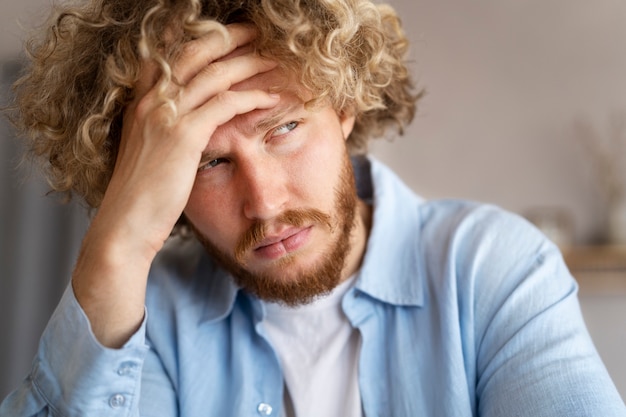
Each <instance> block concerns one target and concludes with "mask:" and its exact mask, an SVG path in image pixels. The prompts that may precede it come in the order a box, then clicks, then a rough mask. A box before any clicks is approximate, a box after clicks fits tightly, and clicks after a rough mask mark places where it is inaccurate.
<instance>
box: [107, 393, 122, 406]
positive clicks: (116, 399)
mask: <svg viewBox="0 0 626 417" xmlns="http://www.w3.org/2000/svg"><path fill="white" fill-rule="evenodd" d="M125 402H126V398H124V396H123V395H122V394H115V395H113V396H112V397H111V398H109V405H110V406H111V407H112V408H120V407H121V406H123V405H124V403H125Z"/></svg>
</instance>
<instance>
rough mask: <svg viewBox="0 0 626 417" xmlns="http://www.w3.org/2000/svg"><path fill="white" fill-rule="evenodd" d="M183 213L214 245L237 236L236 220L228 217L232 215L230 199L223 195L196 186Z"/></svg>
mask: <svg viewBox="0 0 626 417" xmlns="http://www.w3.org/2000/svg"><path fill="white" fill-rule="evenodd" d="M216 196H219V197H216ZM184 213H185V216H187V219H189V221H190V222H191V223H192V224H193V225H194V227H196V228H197V229H198V230H199V231H200V233H202V234H203V235H204V236H206V237H208V238H210V239H211V241H212V242H214V243H220V242H223V241H224V239H227V238H228V236H237V234H236V233H237V231H238V227H237V224H236V223H237V222H236V219H235V218H234V217H233V216H229V214H232V213H234V208H233V207H232V202H231V199H229V198H228V196H227V195H224V193H219V192H215V191H209V190H207V189H206V188H205V187H202V185H198V184H196V185H194V188H193V190H192V191H191V194H190V196H189V201H187V206H186V207H185V210H184ZM220 246H221V245H220Z"/></svg>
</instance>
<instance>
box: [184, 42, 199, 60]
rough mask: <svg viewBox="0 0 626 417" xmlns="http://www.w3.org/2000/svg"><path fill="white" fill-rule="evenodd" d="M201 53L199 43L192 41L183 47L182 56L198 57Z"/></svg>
mask: <svg viewBox="0 0 626 417" xmlns="http://www.w3.org/2000/svg"><path fill="white" fill-rule="evenodd" d="M199 52H200V48H199V45H198V43H197V41H190V42H187V43H185V44H184V45H183V46H182V56H184V57H190V56H191V57H192V56H195V55H197V54H198V53H199Z"/></svg>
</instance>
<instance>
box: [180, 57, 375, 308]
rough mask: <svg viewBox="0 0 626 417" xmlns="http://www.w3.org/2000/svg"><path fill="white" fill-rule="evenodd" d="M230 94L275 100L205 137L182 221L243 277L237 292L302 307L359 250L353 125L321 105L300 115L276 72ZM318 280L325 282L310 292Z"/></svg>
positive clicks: (339, 275)
mask: <svg viewBox="0 0 626 417" xmlns="http://www.w3.org/2000/svg"><path fill="white" fill-rule="evenodd" d="M232 88H233V89H254V88H256V89H262V90H266V91H268V90H269V91H272V90H279V91H280V101H279V103H278V104H277V105H276V106H275V107H274V108H271V109H267V110H255V111H252V112H250V113H246V114H243V115H240V116H236V117H235V118H233V119H232V120H230V121H229V122H227V123H226V124H224V125H221V126H220V127H219V128H218V129H217V130H216V131H215V133H214V134H213V135H212V137H211V138H210V140H209V141H208V145H207V147H206V149H205V151H204V156H203V158H202V161H201V162H200V167H199V170H198V174H197V177H196V180H195V183H194V186H193V189H192V192H191V195H190V198H189V201H188V203H187V206H186V208H185V211H184V213H185V216H186V217H187V219H188V221H189V222H190V223H191V225H192V228H193V229H194V231H195V232H196V235H197V236H198V237H199V239H200V241H201V242H203V243H204V245H205V247H207V249H208V251H209V252H210V253H211V254H212V255H213V256H214V257H216V258H217V259H218V261H220V262H221V263H222V264H223V266H225V267H226V268H227V269H228V270H230V272H231V273H233V275H235V278H237V276H238V275H239V276H240V275H246V277H245V279H243V280H240V281H239V283H240V285H243V286H244V287H246V286H247V285H246V280H248V281H250V280H253V281H256V283H254V285H252V286H251V287H252V288H248V289H249V290H251V291H252V292H255V293H257V295H259V296H260V297H261V298H265V299H270V300H274V301H283V302H285V303H287V304H301V303H304V302H308V301H310V300H311V299H312V298H313V297H314V296H315V295H317V294H319V293H325V292H328V291H329V290H331V289H332V288H333V287H334V286H336V285H337V283H339V282H340V281H341V280H343V279H345V278H347V275H349V274H350V273H352V272H354V271H353V270H354V269H355V265H354V264H355V259H359V260H360V257H361V255H362V252H363V247H364V239H365V233H363V230H362V229H363V228H364V226H363V223H362V221H361V218H360V216H358V215H356V214H357V205H358V204H362V203H360V202H359V201H358V199H357V197H356V192H355V189H354V184H353V182H354V179H353V175H352V171H351V166H350V162H349V158H348V154H347V149H346V138H347V137H348V135H349V134H350V132H351V129H352V126H353V123H354V117H352V116H342V115H338V114H337V112H336V111H335V110H334V109H333V108H332V107H331V106H330V105H328V104H322V105H320V106H316V107H315V108H311V109H309V108H307V107H306V106H305V101H306V99H307V97H306V94H305V93H303V92H302V90H301V89H300V88H299V87H298V84H297V83H295V82H294V81H292V79H291V78H290V77H287V76H285V74H283V73H282V72H281V71H280V70H279V69H278V68H277V69H275V70H272V71H270V72H268V73H264V74H261V75H257V76H254V77H252V78H250V79H248V80H246V81H244V82H242V83H239V84H237V85H236V86H234V87H232ZM330 258H333V262H334V265H331V266H330V267H329V268H328V267H327V266H328V265H325V264H328V263H329V262H328V261H329V259H330ZM333 262H330V263H333ZM356 263H357V264H358V261H356ZM320 274H322V275H329V274H330V275H335V276H332V277H323V278H322V280H323V281H324V282H325V283H322V284H321V285H320V283H319V282H316V280H317V275H320ZM260 281H266V282H265V283H263V282H260ZM259 283H260V286H261V287H262V288H266V287H267V288H269V289H267V288H266V289H267V291H266V289H261V290H260V289H259V286H258V285H257V284H259ZM267 283H269V284H270V285H269V286H266V285H265V284H267ZM274 284H277V285H274ZM303 284H304V285H303ZM302 287H305V288H306V287H308V288H306V290H305V291H300V293H298V294H289V291H291V290H290V289H289V288H291V289H294V288H300V289H302ZM268 291H269V292H268Z"/></svg>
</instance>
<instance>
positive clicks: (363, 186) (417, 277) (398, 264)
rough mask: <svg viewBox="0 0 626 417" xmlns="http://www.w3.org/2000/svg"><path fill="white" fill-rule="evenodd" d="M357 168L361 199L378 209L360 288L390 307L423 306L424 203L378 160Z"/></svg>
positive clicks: (361, 161)
mask: <svg viewBox="0 0 626 417" xmlns="http://www.w3.org/2000/svg"><path fill="white" fill-rule="evenodd" d="M353 165H354V167H355V177H356V179H357V189H358V190H359V197H361V198H362V199H363V200H364V201H366V202H367V203H370V204H372V206H373V221H372V229H371V230H370V235H369V239H368V243H367V247H366V251H365V256H364V258H363V263H362V265H361V270H360V272H359V276H358V278H357V282H356V284H355V287H356V288H357V289H358V290H359V291H361V292H363V293H366V294H368V295H369V296H371V297H373V298H375V299H378V300H380V301H383V302H386V303H390V304H394V305H403V306H421V305H422V304H423V302H424V280H423V279H422V278H421V277H422V275H423V272H422V271H421V269H420V268H421V265H420V263H419V261H418V249H419V248H418V245H419V242H420V231H421V227H420V224H421V221H420V214H419V206H420V204H421V203H422V200H421V199H420V198H419V197H417V196H416V195H415V193H413V191H411V190H410V189H409V188H408V187H407V186H406V185H405V184H404V183H403V182H402V181H401V180H400V179H399V178H398V177H397V176H396V174H395V173H394V172H392V171H391V170H390V169H389V168H388V167H386V166H385V165H384V164H382V163H381V162H379V161H377V160H376V159H375V158H373V157H371V156H370V157H359V158H353ZM368 183H369V184H370V185H369V186H368V185H367V184H368ZM368 190H369V191H370V194H369V195H368V194H367V191H368Z"/></svg>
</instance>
